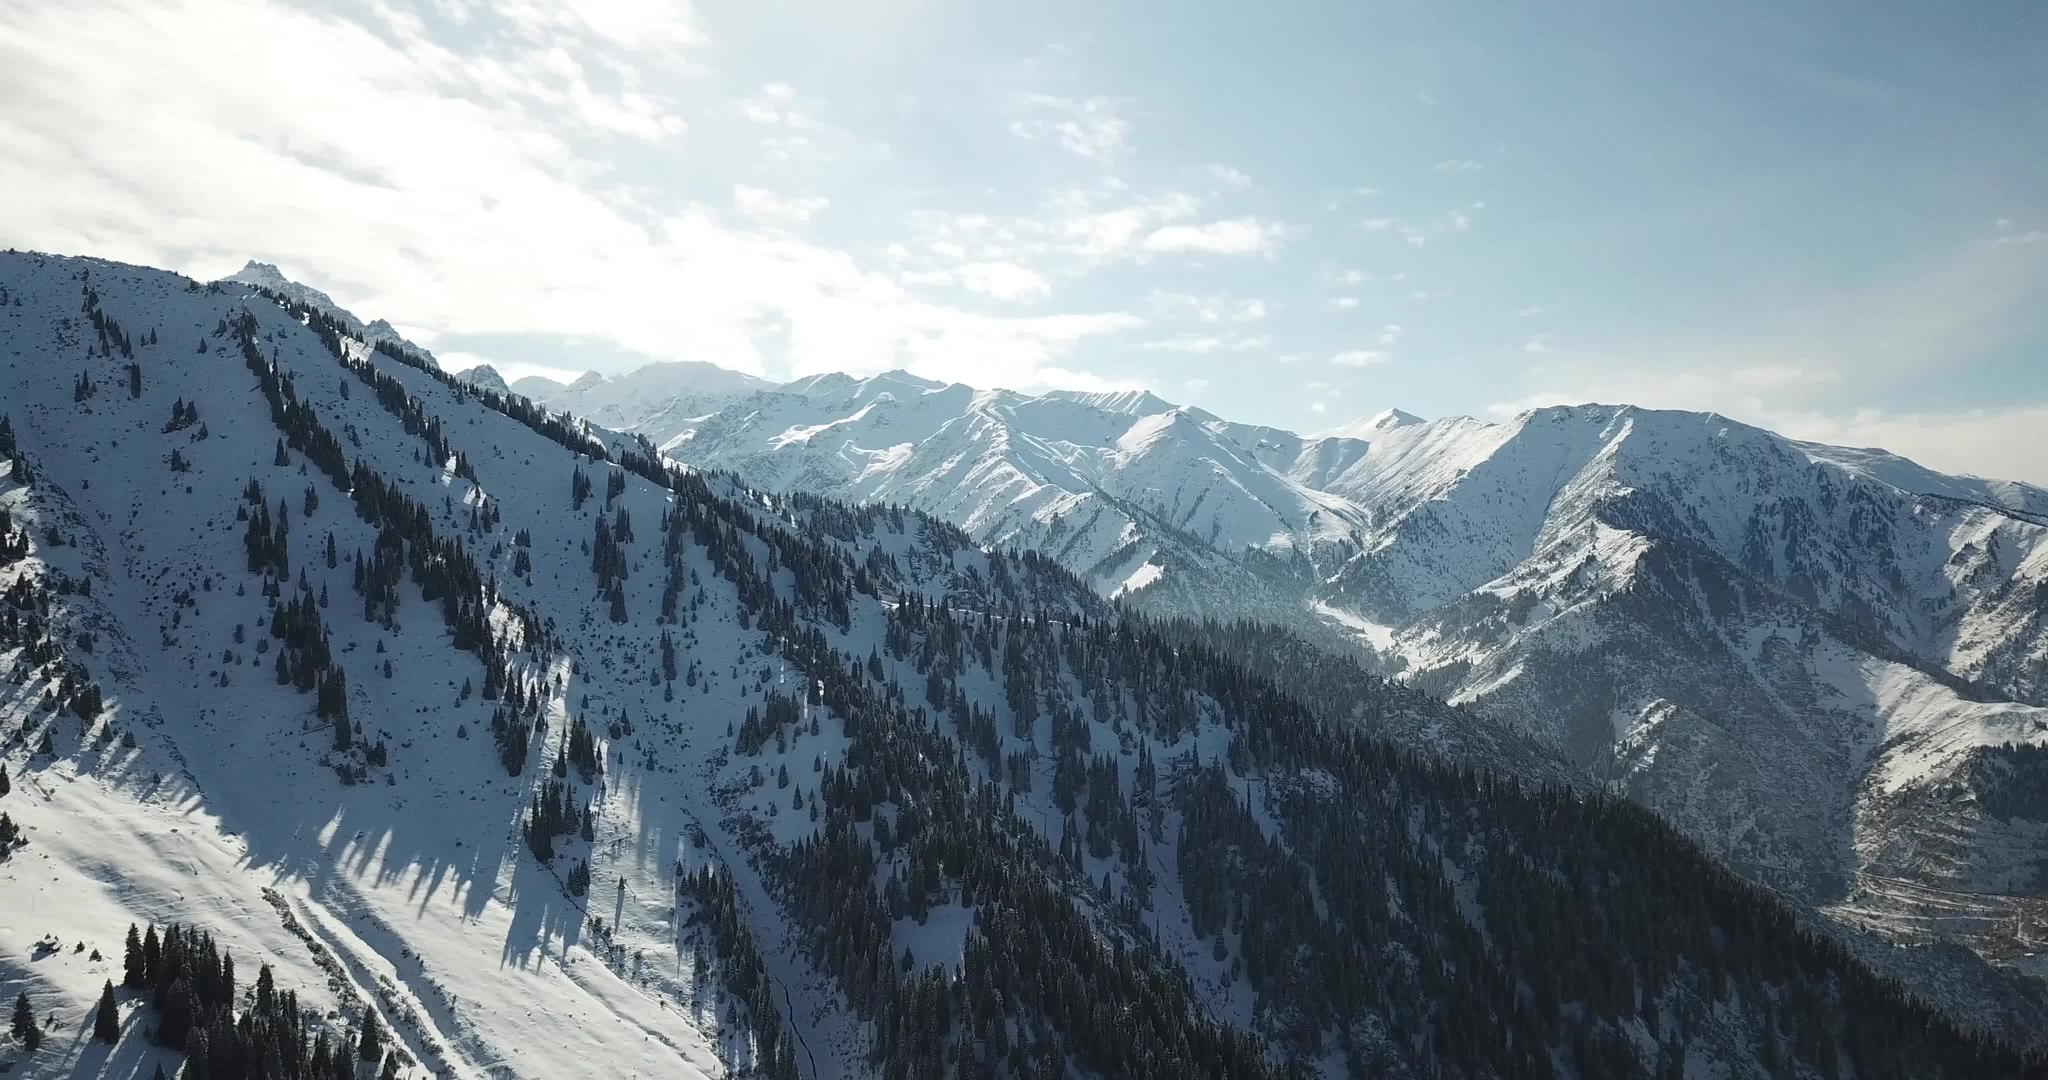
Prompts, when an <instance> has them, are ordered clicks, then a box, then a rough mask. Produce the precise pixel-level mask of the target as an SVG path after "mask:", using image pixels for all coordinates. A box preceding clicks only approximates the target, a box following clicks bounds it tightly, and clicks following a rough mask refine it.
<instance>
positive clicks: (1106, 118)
mask: <svg viewBox="0 0 2048 1080" xmlns="http://www.w3.org/2000/svg"><path fill="white" fill-rule="evenodd" d="M1017 107H1018V109H1019V110H1020V111H1022V112H1023V113H1025V115H1024V116H1021V117H1019V118H1017V119H1015V120H1012V121H1010V125H1009V131H1010V134H1012V135H1015V136H1017V137H1018V138H1020V139H1027V140H1030V141H1032V142H1045V141H1053V142H1057V143H1058V144H1059V146H1060V148H1061V149H1063V150H1065V151H1067V152H1068V153H1070V154H1073V155H1074V156H1076V157H1079V158H1084V159H1086V160H1088V161H1096V162H1106V161H1110V160H1113V159H1114V158H1116V157H1117V156H1119V155H1121V154H1122V153H1123V152H1124V151H1125V150H1126V149H1128V148H1129V138H1130V133H1131V125H1130V123H1129V122H1128V121H1126V120H1125V119H1124V118H1123V117H1121V116H1118V115H1117V113H1116V110H1117V108H1118V103H1117V102H1116V101H1114V100H1112V99H1110V98H1105V97H1091V98H1067V97H1057V96H1054V95H1051V94H1020V95H1018V96H1017ZM1239 175H1242V174H1239Z"/></svg>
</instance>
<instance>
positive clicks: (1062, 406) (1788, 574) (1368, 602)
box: [640, 372, 2048, 899]
mask: <svg viewBox="0 0 2048 1080" xmlns="http://www.w3.org/2000/svg"><path fill="white" fill-rule="evenodd" d="M640 430H641V431H642V433H644V434H646V435H648V436H649V437H650V438H653V439H655V440H657V441H658V442H660V443H661V445H662V446H663V448H664V450H665V451H666V452H668V453H669V454H671V455H673V456H675V457H677V458H678V459H680V460H684V461H688V462H692V463H695V464H699V465H703V466H706V467H713V468H722V469H731V470H733V471H734V472H736V473H737V474H738V475H740V476H742V477H744V478H745V479H746V480H748V481H749V482H750V483H753V484H756V485H759V486H761V487H764V488H768V489H776V490H780V489H802V490H810V491H818V492H821V493H825V494H829V495H834V496H837V497H841V498H848V499H856V500H876V501H888V502H900V503H903V504H904V505H907V506H911V507H914V508H917V509H921V510H925V511H927V512H929V513H933V514H937V515H940V516H943V517H945V518H947V519H948V520H950V521H953V522H954V523H956V524H958V525H960V526H961V527H962V528H964V529H966V530H968V532H969V533H970V534H972V535H973V536H975V537H977V538H978V539H981V540H983V541H985V542H990V543H1002V544H1015V545H1019V546H1028V547H1032V548H1035V549H1037V550H1040V551H1044V552H1047V553H1049V554H1051V555H1053V556H1055V557H1056V558H1058V559H1059V560H1060V562H1061V563H1062V564H1063V565H1065V566H1066V567H1067V568H1068V569H1070V570H1072V571H1074V572H1075V573H1077V574H1080V575H1082V576H1083V577H1085V578H1086V579H1087V580H1089V581H1090V582H1091V583H1092V584H1093V585H1094V586H1095V587H1096V588H1097V589H1098V590H1099V591H1100V592H1102V593H1103V594H1104V595H1107V596H1112V597H1115V598H1117V599H1119V600H1120V601H1122V602H1124V603H1126V604H1134V605H1138V606H1141V607H1144V608H1147V609H1149V610H1153V611H1159V612H1165V613H1170V614H1182V615H1195V616H1204V617H1217V618H1224V619H1230V618H1245V617H1249V618H1256V619H1263V620H1268V621H1274V622H1280V623H1284V624H1287V625H1291V626H1296V627H1300V628H1304V629H1305V631H1306V632H1309V633H1311V635H1312V636H1314V637H1315V638H1316V640H1319V641H1321V642H1324V643H1325V644H1329V643H1332V642H1344V641H1348V642H1350V643H1351V644H1352V645H1353V646H1354V647H1359V648H1364V649H1369V650H1371V653H1372V655H1374V656H1376V657H1378V658H1379V661H1380V663H1382V664H1383V665H1384V669H1385V670H1387V671H1390V672H1395V673H1399V674H1400V676H1401V677H1403V678H1406V679H1410V680H1412V681H1414V682H1415V684H1416V685H1418V686H1421V687H1424V688H1427V689H1429V690H1431V691H1432V692H1435V693H1439V694H1442V695H1444V696H1446V697H1448V698H1451V699H1452V700H1455V701H1460V702H1464V703H1467V704H1468V705H1470V706H1471V707H1472V708H1474V709H1476V710H1478V711H1480V712H1481V713H1483V714H1485V715H1489V716H1491V717H1493V718H1495V720H1496V721H1497V722H1499V723H1503V724H1510V725H1515V726H1517V727H1520V728H1522V729H1524V730H1526V731H1528V732H1529V733H1531V734H1532V735H1535V736H1537V737H1538V738H1539V739H1540V740H1542V741H1545V742H1547V743H1548V744H1549V745H1550V746H1553V747H1555V748H1557V749H1559V750H1562V751H1564V752H1566V753H1568V754H1569V755H1570V756H1571V757H1573V758H1574V759H1576V760H1577V761H1578V762H1579V763H1580V765H1581V766H1582V767H1584V768H1586V769H1587V770H1589V771H1591V772H1593V773H1595V774H1596V775H1599V776H1602V777H1605V778H1608V779H1610V780H1611V781H1612V782H1614V783H1616V784H1617V785H1620V786H1621V787H1622V788H1623V790H1626V791H1628V792H1629V793H1630V794H1631V795H1633V796H1634V797H1636V798H1639V799H1641V800H1642V801H1643V802H1644V803H1645V804H1647V805H1649V806H1652V807H1654V808H1656V809H1658V810H1660V811H1663V812H1665V813H1667V814H1669V815H1670V816H1671V817H1672V818H1673V819H1674V820H1676V821H1678V822H1680V823H1681V824H1682V825H1684V826H1685V827H1686V828H1687V829H1689V830H1691V831H1692V832H1693V833H1694V834H1695V835H1696V836H1698V837H1700V838H1701V839H1702V840H1703V841H1704V842H1706V843H1708V844H1709V845H1710V846H1711V847H1713V848H1714V849H1715V850H1718V851H1723V852H1726V853H1728V854H1729V856H1730V857H1731V858H1732V859H1735V860H1736V861H1737V862H1738V864H1742V865H1748V866H1751V867H1754V868H1755V869H1754V870H1753V873H1754V874H1755V875H1756V876H1757V877H1759V878H1760V879H1765V880H1771V881H1774V882H1777V883H1780V884H1784V885H1786V886H1787V887H1791V888H1795V889H1796V891H1798V892H1799V893H1800V894H1801V895H1807V896H1813V897H1816V898H1820V899H1826V898H1829V897H1833V896H1839V895H1841V890H1842V888H1844V887H1845V886H1844V884H1843V883H1846V882H1851V881H1853V880H1855V875H1857V874H1859V873H1865V872H1869V871H1871V870H1873V869H1874V868H1876V867H1879V866H1883V867H1888V868H1890V870H1891V871H1893V872H1897V873H1900V874H1903V875H1905V876H1906V877H1908V878H1911V879H1914V880H1919V881H1922V882H1923V883H1925V884H1928V885H1934V886H1939V887H1944V888H1989V887H1991V886H1992V885H1993V884H1994V883H1999V884H1998V887H1999V888H2001V889H2006V890H2016V891H2018V892H2020V893H2022V894H2025V895H2037V896H2048V869H2035V868H2036V867H2039V866H2048V864H2042V863H2040V862H2039V861H2038V859H2039V854H2040V853H2039V852H2038V850H2037V851H2036V852H2035V854H2033V855H2026V854H2024V852H2022V854H2021V856H2020V864H2019V868H2018V869H2017V870H2007V869H1998V870H1995V871H1992V872H1989V873H1988V874H1987V873H1986V872H1985V865H1986V858H1984V857H1981V856H1980V857H1964V858H1959V859H1941V860H1936V859H1932V858H1928V857H1925V856H1924V855H1921V854H1916V853H1920V852H1925V851H1927V850H1929V848H1928V847H1927V845H1926V843H1925V839H1926V838H1925V836H1923V835H1922V832H1924V831H1925V830H1932V831H1935V832H1940V833H1943V834H1944V835H1946V834H1949V833H1958V835H1962V836H1964V837H1965V839H1963V840H1959V841H1956V842H1957V843H1963V844H1967V843H1969V840H1968V839H1967V837H1968V836H1969V835H1974V834H1972V833H1971V832H1970V831H1969V830H1960V831H1959V827H1958V826H1957V824H1956V822H1955V821H1953V820H1949V819H1948V816H1947V815H1945V814H1936V815H1934V816H1933V817H1931V818H1930V817H1927V816H1926V815H1922V816H1921V817H1920V818H1919V819H1917V820H1918V821H1919V822H1920V823H1921V824H1923V825H1924V826H1925V830H1918V829H1916V828H1915V827H1909V825H1910V822H1909V820H1908V818H1907V817H1906V816H1903V815H1897V814H1874V813H1873V812H1872V810H1873V806H1874V804H1875V802H1876V801H1880V800H1882V799H1885V798H1890V797H1891V796H1892V795H1893V794H1895V793H1896V788H1895V786H1894V779H1895V778H1898V777H1902V776H1903V777H1904V779H1902V780H1898V781H1897V782H1898V783H1902V784H1904V785H1905V786H1906V787H1909V788H1912V789H1914V790H1916V791H1921V792H1926V791H1930V790H1936V789H1939V788H1941V787H1942V785H1944V784H1947V783H1950V782H1951V781H1952V780H1953V779H1954V778H1955V777H1956V776H1957V775H1959V770H1967V769H1968V768H1970V767H1971V763H1972V762H1973V761H1975V760H1976V759H1977V758H1978V757H1979V756H1981V755H1980V754H1979V753H1978V752H1977V750H1975V749H1972V748H1981V747H1984V746H1989V745H1995V744H1997V743H2000V742H2002V741H2004V740H2007V739H2012V740H2015V741H2019V742H2038V741H2039V740H2040V735H2039V734H2038V732H2037V731H2036V730H2035V729H2033V728H2031V727H2029V726H2028V725H2026V724H2014V723H2011V722H2009V719H2008V718H2009V717H2010V716H2011V715H2013V710H2014V709H2015V708H2022V707H2039V706H2048V513H2044V511H2048V492H2044V491H2042V490H2041V489H2038V488H2034V487H2031V486H2028V485H2024V484H2017V483H2009V482H2000V481H1991V480H1983V479H1978V478H1974V477H1960V476H1947V475H1942V474H1938V473H1935V472H1933V471H1931V470H1928V469H1925V468H1922V467H1920V466H1918V465H1915V464H1914V463H1912V462H1910V461H1906V460H1905V459H1902V458H1899V457H1897V456H1895V455H1891V454H1888V453H1885V452H1884V451H1881V450H1869V449H1852V448H1841V447H1826V446H1819V445H1815V444H1810V443H1801V442H1796V441H1793V440H1788V439H1785V438H1782V437H1780V436H1777V435H1774V434H1772V433H1770V432H1767V431H1763V430H1760V429H1757V428H1754V427H1750V426H1747V425H1743V424H1740V423H1737V422H1735V421H1732V420H1728V419H1727V418H1725V417H1720V416H1716V415H1712V414H1699V413H1684V412H1668V411H1656V410H1645V409H1638V408H1633V407H1629V406H1609V405H1585V406H1575V407H1558V408H1546V409H1538V410H1533V411H1530V412H1527V413H1524V414H1521V415H1519V416H1516V417H1514V418H1512V419H1510V420H1506V421H1501V422H1494V423H1488V422H1482V421H1478V420H1474V419H1471V418H1468V417H1450V418H1445V419H1440V420H1433V421H1424V420H1421V419H1419V418H1417V417H1414V416H1411V415H1409V414H1406V413H1402V412H1399V411H1398V410H1390V411H1388V412H1386V413H1382V414H1380V415H1378V416H1376V417H1372V418H1368V419H1366V420H1363V421H1360V422H1359V423H1357V424H1353V425H1348V426H1346V427H1343V428H1339V429H1337V430H1336V431H1333V432H1331V433H1329V434H1326V435H1323V436H1319V437H1302V436H1298V435H1295V434H1293V433H1290V432H1285V431H1281V430H1278V429H1273V428H1267V427H1255V426H1251V425H1243V424H1237V423H1233V422H1230V421H1227V420H1224V419H1221V418H1217V417H1214V416H1212V415H1210V414H1207V413H1204V412H1201V411H1200V410H1195V409H1188V408H1183V407H1179V406H1175V405H1174V404H1172V403H1170V402H1167V401H1164V400H1162V399H1160V398H1158V397H1156V396H1155V395H1151V394H1142V393H1130V394H1075V393H1052V394H1046V395H1042V396H1037V397H1032V396H1026V395H1021V394H1016V393H1012V392H1008V391H982V390H975V389H972V388H969V387H965V386H959V385H951V386H948V385H941V384H938V383H935V382H931V381H929V380H923V379H919V378H916V377H915V376H911V375H908V374H905V373H901V372H894V373H888V374H885V375H880V376H876V377H874V378H870V379H865V380H859V379H853V378H849V377H847V376H843V375H841V376H817V377H812V378H810V379H806V380H800V381H799V382H797V383H792V384H790V385H789V386H786V387H783V388H780V389H778V390H773V391H766V392H763V393H759V394H755V395H752V396H749V397H745V398H742V399H740V400H738V401H735V402H734V403H732V404H731V405H729V406H727V407H726V408H725V409H723V410H721V411H720V412H718V413H716V414H714V415H712V416H710V417H708V418H702V419H692V420H690V421H688V422H687V423H681V424H676V425H674V426H672V427H669V428H662V427H659V426H653V427H648V426H643V427H642V428H641V429H640ZM1842 650H1847V651H1848V652H1849V653H1850V654H1852V655H1854V656H1857V657H1860V658H1861V660H1860V661H1859V663H1857V664H1850V665H1843V664H1838V663H1834V662H1832V661H1827V660H1825V659H1817V657H1821V658H1824V657H1826V656H1832V655H1834V654H1836V653H1837V652H1840V651H1842ZM1908 686H1910V687H1911V689H1902V688H1904V687H1908ZM1950 686H1956V687H1960V689H1958V690H1955V691H1951V692H1952V693H1953V694H1954V695H1955V703H1954V704H1953V706H1952V707H1945V708H1944V709H1942V710H1938V711H1940V713H1941V715H1942V716H1943V717H1944V718H1945V719H1943V721H1942V723H1944V724H1946V725H1948V726H1949V727H1951V728H1953V729H1955V730H1956V731H1958V732H1960V733H1961V734H1958V735H1957V736H1956V739H1957V740H1958V741H1956V742H1955V746H1956V747H1957V749H1956V750H1955V751H1954V752H1953V753H1948V754H1945V755H1943V756H1941V757H1940V758H1939V759H1938V760H1934V761H1931V762H1920V763H1919V765H1916V766H1915V767H1913V768H1910V769H1908V768H1907V767H1906V766H1905V765H1903V764H1902V761H1903V759H1902V757H1901V756H1900V755H1902V754H1903V753H1904V751H1902V750H1901V749H1900V746H1899V744H1897V743H1893V742H1888V741H1887V738H1888V736H1886V735H1884V734H1880V735H1879V736H1878V737H1877V738H1875V739H1868V738H1866V737H1865V735H1866V734H1867V733H1868V732H1874V731H1885V730H1889V728H1890V726H1891V725H1892V724H1893V723H1894V717H1895V715H1896V713H1897V712H1898V710H1895V709H1892V708H1891V706H1888V705H1885V704H1883V703H1885V702H1889V701H1892V700H1893V699H1895V698H1903V699H1904V700H1905V701H1907V702H1921V703H1924V702H1925V701H1927V700H1929V696H1930V695H1932V694H1934V693H1935V692H1936V691H1938V690H1946V688H1948V687H1950ZM1917 707H1918V706H1908V707H1906V709H1905V711H1906V712H1908V713H1911V712H1913V711H1914V709H1915V708H1917ZM2022 711H2024V709H2023V708H2022ZM2029 715H2031V714H2029ZM1904 723H1905V728H1906V730H1916V727H1915V725H1917V724H1918V723H1919V721H1904ZM1852 729H1853V730H1852ZM1466 745H1469V743H1468V744H1466ZM1440 749H1444V750H1451V749H1453V747H1451V746H1449V745H1445V746H1443V747H1440ZM1915 761H1916V762H1918V761H1919V759H1917V758H1916V759H1915ZM1921 766H1924V767H1921ZM1994 850H1998V851H2001V852H2005V851H2009V850H2010V849H2009V846H2008V845H2006V844H2005V843H2004V842H2003V841H2001V842H1999V843H1998V844H1995V845H1994ZM1993 861H1995V860H1993Z"/></svg>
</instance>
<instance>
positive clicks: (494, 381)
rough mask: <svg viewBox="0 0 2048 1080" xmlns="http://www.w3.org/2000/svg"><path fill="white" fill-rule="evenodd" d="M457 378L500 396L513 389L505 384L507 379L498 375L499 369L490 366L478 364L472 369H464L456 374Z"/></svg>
mask: <svg viewBox="0 0 2048 1080" xmlns="http://www.w3.org/2000/svg"><path fill="white" fill-rule="evenodd" d="M455 377H456V378H458V379H460V380H462V381H463V382H466V383H468V384H469V385H471V386H474V387H476V388H477V389H479V390H492V391H496V392H497V393H500V394H509V393H511V392H512V388H511V387H510V386H507V385H506V384H505V377H504V376H503V375H500V374H498V369H497V368H494V367H492V366H491V365H489V364H478V365H477V366H475V367H472V368H464V369H463V370H461V371H458V372H456V373H455Z"/></svg>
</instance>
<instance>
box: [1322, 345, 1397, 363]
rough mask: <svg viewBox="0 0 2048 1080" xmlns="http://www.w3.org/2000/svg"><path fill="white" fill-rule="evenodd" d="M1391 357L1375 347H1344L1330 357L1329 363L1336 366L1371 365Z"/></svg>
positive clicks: (1384, 361) (1383, 361)
mask: <svg viewBox="0 0 2048 1080" xmlns="http://www.w3.org/2000/svg"><path fill="white" fill-rule="evenodd" d="M1391 359H1393V357H1391V356H1389V355H1388V354H1386V353H1384V352H1380V351H1378V350H1376V349H1346V350H1344V351H1343V352H1340V353H1338V354H1337V355H1335V356H1332V357H1330V363H1332V364H1335V365H1337V366H1338V367H1372V366H1374V365H1376V364H1384V363H1386V362H1387V361H1388V360H1391Z"/></svg>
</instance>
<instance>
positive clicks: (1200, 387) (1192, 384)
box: [1181, 379, 1209, 394]
mask: <svg viewBox="0 0 2048 1080" xmlns="http://www.w3.org/2000/svg"><path fill="white" fill-rule="evenodd" d="M1181 385H1182V386H1185V387H1187V388H1188V390H1190V391H1192V392H1193V393H1197V394H1199V393H1201V392H1202V391H1204V390H1207V389H1208V388H1209V380H1207V379H1188V380H1186V381H1184V382H1182V383H1181Z"/></svg>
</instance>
